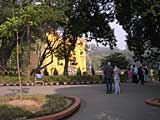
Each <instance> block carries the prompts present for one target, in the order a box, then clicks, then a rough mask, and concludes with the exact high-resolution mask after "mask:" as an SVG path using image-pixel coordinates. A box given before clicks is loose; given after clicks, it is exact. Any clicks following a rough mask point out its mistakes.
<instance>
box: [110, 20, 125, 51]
mask: <svg viewBox="0 0 160 120" xmlns="http://www.w3.org/2000/svg"><path fill="white" fill-rule="evenodd" d="M110 25H111V27H112V28H114V32H115V36H116V39H117V47H118V48H119V49H121V50H124V49H125V48H126V42H125V40H126V37H125V35H126V32H125V31H124V30H123V28H122V27H121V26H120V25H119V24H116V22H113V23H111V24H110Z"/></svg>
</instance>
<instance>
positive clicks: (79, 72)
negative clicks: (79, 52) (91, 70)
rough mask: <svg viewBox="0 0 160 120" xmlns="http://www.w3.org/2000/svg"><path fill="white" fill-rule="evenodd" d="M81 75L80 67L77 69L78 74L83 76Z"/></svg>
mask: <svg viewBox="0 0 160 120" xmlns="http://www.w3.org/2000/svg"><path fill="white" fill-rule="evenodd" d="M81 75H82V72H81V69H80V67H79V68H78V70H77V76H81Z"/></svg>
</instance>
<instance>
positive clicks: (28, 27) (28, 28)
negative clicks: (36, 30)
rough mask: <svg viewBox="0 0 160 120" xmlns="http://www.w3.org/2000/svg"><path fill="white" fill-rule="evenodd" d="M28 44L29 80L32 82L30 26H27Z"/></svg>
mask: <svg viewBox="0 0 160 120" xmlns="http://www.w3.org/2000/svg"><path fill="white" fill-rule="evenodd" d="M27 42H28V70H27V80H28V81H29V80H30V73H31V71H30V26H29V24H28V25H27Z"/></svg>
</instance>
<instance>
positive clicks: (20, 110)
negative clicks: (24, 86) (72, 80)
mask: <svg viewBox="0 0 160 120" xmlns="http://www.w3.org/2000/svg"><path fill="white" fill-rule="evenodd" d="M18 98H19V96H7V97H0V117H1V120H13V119H14V120H22V119H23V120H26V119H30V118H35V117H40V116H46V115H50V114H55V113H57V112H60V111H62V110H64V109H66V108H67V107H69V106H70V105H71V104H73V101H74V100H73V99H72V98H70V97H63V96H58V95H27V96H23V98H24V99H25V100H33V101H35V102H37V103H38V104H39V105H41V106H40V107H38V106H34V105H32V106H21V107H17V106H11V105H7V102H9V101H11V100H17V99H18ZM66 101H70V102H71V103H70V104H67V102H66Z"/></svg>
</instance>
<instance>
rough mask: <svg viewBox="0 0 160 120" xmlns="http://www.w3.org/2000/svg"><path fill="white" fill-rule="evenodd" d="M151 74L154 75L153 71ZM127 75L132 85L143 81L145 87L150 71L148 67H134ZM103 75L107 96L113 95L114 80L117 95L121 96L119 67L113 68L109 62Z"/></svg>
mask: <svg viewBox="0 0 160 120" xmlns="http://www.w3.org/2000/svg"><path fill="white" fill-rule="evenodd" d="M150 72H151V74H153V71H152V70H150ZM127 73H128V79H129V80H130V81H132V83H135V84H137V83H138V82H139V81H141V84H142V85H144V82H145V81H148V74H149V71H148V68H147V66H144V67H142V66H140V67H137V66H136V65H132V66H131V67H130V68H129V70H128V71H127ZM103 74H104V80H105V82H106V87H107V94H109V93H112V80H114V83H115V94H116V95H117V94H120V69H119V68H118V67H117V66H114V68H113V67H112V66H111V63H110V62H108V63H107V65H105V66H104V68H103Z"/></svg>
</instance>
